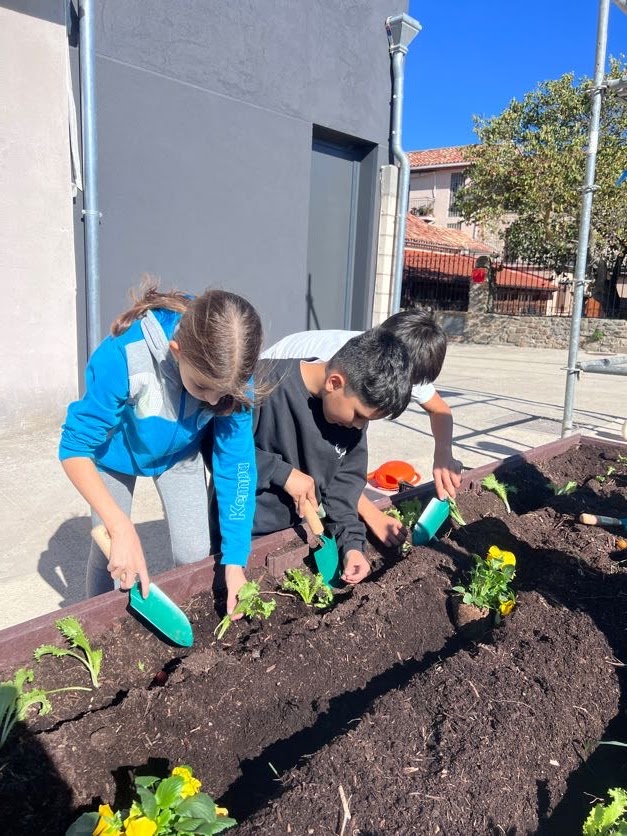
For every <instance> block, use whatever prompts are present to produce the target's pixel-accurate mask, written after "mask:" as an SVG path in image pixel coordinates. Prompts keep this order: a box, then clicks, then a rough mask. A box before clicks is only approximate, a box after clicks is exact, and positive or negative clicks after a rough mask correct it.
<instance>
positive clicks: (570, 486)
mask: <svg viewBox="0 0 627 836" xmlns="http://www.w3.org/2000/svg"><path fill="white" fill-rule="evenodd" d="M549 484H550V487H551V490H552V491H553V493H554V494H555V496H569V495H570V494H571V493H573V491H576V490H577V487H578V485H577V482H573V481H570V482H564V484H563V485H555V484H554V483H553V482H550V483H549Z"/></svg>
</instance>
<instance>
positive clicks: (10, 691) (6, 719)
mask: <svg viewBox="0 0 627 836" xmlns="http://www.w3.org/2000/svg"><path fill="white" fill-rule="evenodd" d="M34 678H35V674H34V673H33V671H32V670H30V669H29V668H19V669H18V670H17V671H16V672H15V674H14V676H13V679H11V680H9V681H8V682H0V748H1V747H2V746H3V745H4V744H5V743H6V740H7V737H8V736H9V734H10V732H11V729H12V728H13V726H14V725H15V724H16V723H17V722H18V720H25V719H26V717H27V716H28V712H29V709H30V708H31V707H32V706H39V708H38V709H37V714H41V715H44V714H50V712H51V711H52V703H51V702H50V700H49V698H48V697H49V695H50V694H59V693H61V692H62V691H90V690H91V689H90V688H83V687H82V686H80V685H71V686H68V687H67V688H54V689H52V690H50V691H44V690H43V689H41V688H31V689H30V690H28V691H26V690H24V686H25V685H27V684H29V683H32V681H33V679H34Z"/></svg>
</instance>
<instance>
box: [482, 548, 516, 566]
mask: <svg viewBox="0 0 627 836" xmlns="http://www.w3.org/2000/svg"><path fill="white" fill-rule="evenodd" d="M488 557H491V558H493V559H494V560H500V561H501V563H502V564H503V566H515V565H516V556H515V555H514V552H506V551H503V549H499V547H498V546H490V548H489V549H488Z"/></svg>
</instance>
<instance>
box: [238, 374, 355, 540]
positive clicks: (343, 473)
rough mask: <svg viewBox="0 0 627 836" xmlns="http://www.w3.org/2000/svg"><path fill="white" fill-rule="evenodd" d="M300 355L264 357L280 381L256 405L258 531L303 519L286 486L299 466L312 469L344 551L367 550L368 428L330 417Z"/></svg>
mask: <svg viewBox="0 0 627 836" xmlns="http://www.w3.org/2000/svg"><path fill="white" fill-rule="evenodd" d="M300 363H301V361H300V360H273V361H268V362H267V363H266V362H264V361H262V362H261V363H260V367H261V369H260V371H261V376H262V377H263V379H264V381H267V382H268V383H270V384H271V385H274V387H275V388H274V389H273V390H272V392H271V394H270V395H269V396H268V397H267V398H266V400H264V401H263V403H262V404H261V406H260V407H258V408H257V409H256V410H255V419H254V420H255V431H254V432H255V455H256V459H257V495H256V499H257V506H256V510H255V521H254V524H253V535H259V534H269V533H270V532H273V531H279V530H281V529H283V528H289V527H290V526H293V525H297V524H298V523H300V518H299V517H298V515H297V513H296V510H295V507H294V501H293V499H292V498H291V496H289V495H288V494H287V493H286V492H285V490H284V489H283V485H284V484H285V482H286V481H287V478H288V476H289V475H290V472H291V471H292V469H293V468H296V469H297V470H301V471H302V472H303V473H307V474H309V476H311V477H312V478H313V480H314V482H315V483H316V497H317V499H318V501H319V502H322V503H323V505H324V509H325V511H326V514H327V519H326V520H325V529H326V530H327V533H329V534H333V535H335V537H336V538H337V544H338V546H339V547H340V550H341V553H342V555H345V554H346V552H347V551H348V550H349V549H358V550H359V551H363V550H364V544H365V540H366V529H365V527H364V525H363V523H362V522H361V520H360V519H359V517H358V514H357V503H358V501H359V497H360V496H361V492H362V491H363V489H364V487H365V484H366V471H367V466H368V447H367V442H366V431H365V429H364V430H358V429H353V428H347V427H341V426H339V425H338V424H330V423H329V422H328V421H326V419H325V417H324V413H323V411H322V399H321V398H318V397H315V396H314V395H312V394H311V393H310V392H309V391H308V390H307V388H306V386H305V383H304V381H303V378H302V375H301V372H300Z"/></svg>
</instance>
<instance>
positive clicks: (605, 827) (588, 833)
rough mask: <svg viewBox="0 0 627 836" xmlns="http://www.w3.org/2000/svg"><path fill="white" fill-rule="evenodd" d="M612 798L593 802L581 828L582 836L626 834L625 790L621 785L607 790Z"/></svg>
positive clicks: (626, 799) (626, 801)
mask: <svg viewBox="0 0 627 836" xmlns="http://www.w3.org/2000/svg"><path fill="white" fill-rule="evenodd" d="M607 792H608V795H609V796H610V798H611V799H612V800H611V801H609V802H608V803H607V804H602V803H601V804H595V805H594V807H593V808H592V810H590V813H589V814H588V818H587V819H586V820H585V822H584V824H583V829H582V831H581V832H582V836H625V834H627V815H626V814H627V792H626V791H625V790H624V789H622V788H621V787H614V788H613V789H610V790H608V791H607Z"/></svg>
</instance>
